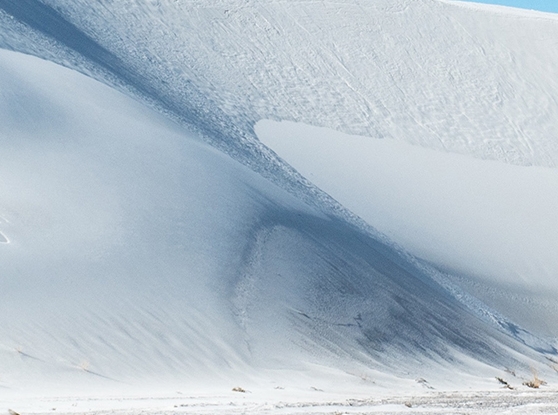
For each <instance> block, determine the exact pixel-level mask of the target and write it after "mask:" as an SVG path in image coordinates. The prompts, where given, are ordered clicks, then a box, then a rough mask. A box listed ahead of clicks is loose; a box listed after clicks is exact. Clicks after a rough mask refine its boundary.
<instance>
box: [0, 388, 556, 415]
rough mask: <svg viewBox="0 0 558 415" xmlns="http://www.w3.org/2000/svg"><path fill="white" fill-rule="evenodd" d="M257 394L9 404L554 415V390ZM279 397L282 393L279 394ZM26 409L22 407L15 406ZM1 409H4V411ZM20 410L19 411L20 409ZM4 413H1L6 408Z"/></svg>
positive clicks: (124, 413) (155, 410) (98, 410)
mask: <svg viewBox="0 0 558 415" xmlns="http://www.w3.org/2000/svg"><path fill="white" fill-rule="evenodd" d="M276 392H277V393H274V394H273V396H271V395H270V394H267V395H260V394H257V393H252V392H250V391H246V392H245V393H239V392H232V391H231V392H230V393H226V394H223V395H215V396H211V395H204V396H200V395H197V396H194V395H192V396H189V395H188V394H186V393H184V394H182V393H180V392H176V394H175V395H174V396H168V397H143V398H139V397H136V398H123V397H113V398H49V399H43V400H40V399H38V400H36V401H35V402H33V404H30V403H29V401H28V400H22V401H21V402H13V405H14V406H13V408H10V409H12V410H13V411H16V412H18V413H21V414H22V415H23V414H31V413H32V414H53V413H55V414H96V415H101V414H121V415H128V414H139V413H141V414H160V415H163V414H284V415H286V414H306V415H308V414H316V415H317V414H393V415H395V414H424V415H428V414H471V415H472V414H495V413H498V414H535V413H537V414H556V413H558V392H557V391H550V390H544V389H541V390H533V391H513V390H505V391H492V392H478V391H477V392H429V393H425V394H424V395H419V396H416V395H415V396H391V397H378V396H370V398H358V399H353V398H351V397H345V398H342V397H339V396H333V395H330V394H327V393H324V392H323V391H313V392H314V393H313V394H312V395H313V396H312V395H310V394H308V395H306V396H304V398H305V399H304V400H301V401H294V400H293V399H292V396H291V395H290V394H289V392H288V391H287V390H279V391H276ZM281 395H283V396H281ZM0 404H2V405H3V406H4V407H5V406H6V403H5V402H3V401H2V400H0ZM15 405H20V406H21V407H23V408H28V409H27V410H25V411H23V410H21V409H19V407H16V406H15ZM4 410H5V409H4ZM20 411H21V412H20ZM6 413H7V412H6Z"/></svg>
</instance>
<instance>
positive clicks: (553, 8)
mask: <svg viewBox="0 0 558 415" xmlns="http://www.w3.org/2000/svg"><path fill="white" fill-rule="evenodd" d="M467 1H474V2H476V3H488V4H501V5H504V6H511V7H520V8H522V9H533V10H542V11H545V12H554V13H558V0H467Z"/></svg>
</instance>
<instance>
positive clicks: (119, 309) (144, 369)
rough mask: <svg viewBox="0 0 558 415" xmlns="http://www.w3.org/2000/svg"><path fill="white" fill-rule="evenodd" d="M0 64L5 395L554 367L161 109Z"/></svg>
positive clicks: (24, 59) (392, 255) (52, 69)
mask: <svg viewBox="0 0 558 415" xmlns="http://www.w3.org/2000/svg"><path fill="white" fill-rule="evenodd" d="M0 57H1V59H0V62H1V70H0V81H1V82H0V84H1V85H2V97H3V105H2V107H1V108H2V112H1V117H2V123H1V126H2V127H1V128H2V130H1V133H2V134H1V137H2V156H1V163H0V169H1V174H0V177H1V178H2V180H1V182H0V185H1V188H0V194H2V200H1V204H0V211H1V212H0V216H1V217H2V223H1V224H0V227H1V228H0V231H1V232H2V234H3V235H4V239H5V240H6V241H7V243H3V244H2V245H0V250H1V251H0V254H1V258H2V269H3V271H2V280H1V284H2V289H1V290H0V295H1V301H0V307H1V313H0V327H1V332H2V340H1V343H0V344H1V351H0V362H1V364H2V367H3V375H2V380H1V381H2V386H3V387H4V388H8V389H9V390H11V391H12V392H16V393H38V391H40V393H48V391H49V390H50V393H57V394H60V393H64V392H67V391H68V390H70V391H71V390H72V388H74V389H73V390H74V393H76V392H80V393H84V392H85V391H86V390H89V391H90V392H91V391H97V389H96V388H98V387H104V388H106V389H108V390H111V391H112V392H113V393H114V392H115V391H118V390H121V389H129V388H133V387H134V386H135V387H139V385H144V386H146V385H147V386H152V385H154V384H158V387H162V385H173V382H175V383H174V384H176V382H190V383H197V384H203V383H204V382H208V381H211V382H216V383H215V384H218V381H219V380H221V381H223V382H226V381H228V382H230V383H232V382H233V381H234V380H235V379H243V380H244V381H246V379H249V378H250V377H252V378H257V379H261V378H265V379H267V380H268V381H269V380H270V379H271V380H274V379H278V380H280V381H284V380H285V377H284V376H285V375H281V374H280V373H281V372H285V371H287V372H289V371H293V370H297V371H305V372H307V373H309V374H310V378H318V379H319V376H317V375H316V374H317V373H320V372H321V369H319V368H320V367H324V369H325V368H328V367H330V368H333V369H335V370H337V371H338V372H337V373H338V374H337V375H335V376H348V375H343V374H344V373H347V372H348V373H360V374H364V375H366V376H373V375H372V374H373V373H376V371H379V372H382V371H389V372H391V373H393V375H394V376H400V377H403V378H410V382H412V379H414V378H415V377H417V376H419V375H425V374H430V372H431V371H432V372H437V371H439V372H440V373H445V370H446V369H444V367H446V368H447V370H454V368H455V367H458V368H460V369H461V370H463V371H464V372H467V371H470V370H472V368H473V367H474V368H475V370H480V372H479V374H481V376H484V375H486V376H489V374H490V373H491V370H492V371H493V372H492V373H499V370H501V369H503V368H505V367H514V368H518V369H521V368H522V367H523V368H525V369H526V368H527V367H528V366H529V365H534V364H537V365H544V363H543V361H542V360H540V361H539V363H535V360H531V359H538V358H537V357H536V356H537V352H535V350H533V349H531V348H530V347H526V346H523V345H522V344H521V342H518V341H517V339H514V338H513V337H512V336H511V335H510V334H509V333H510V332H508V331H506V330H505V329H504V328H503V327H504V325H505V324H506V323H505V321H498V320H494V319H497V318H498V317H497V316H496V315H493V316H492V320H490V319H488V320H487V319H486V316H485V318H484V319H483V318H482V317H481V316H480V315H478V314H475V312H474V311H472V310H471V309H467V308H466V307H464V306H463V305H462V304H461V303H460V302H459V301H457V300H456V299H455V298H454V297H453V296H452V293H451V292H450V291H447V290H445V289H443V288H442V287H441V286H439V285H438V284H436V283H435V282H434V281H433V280H432V279H431V278H430V277H429V274H428V273H427V272H426V271H424V270H421V269H420V268H418V267H417V266H416V265H414V264H413V263H412V262H410V260H409V259H408V258H407V257H405V256H404V255H402V254H399V253H397V252H396V251H394V250H393V249H392V248H390V247H388V246H385V245H383V244H381V243H378V242H377V241H375V240H373V239H371V238H370V237H369V236H367V235H366V234H364V233H362V232H359V231H358V230H356V229H355V228H352V227H350V226H348V225H347V224H346V223H345V222H343V221H341V220H339V219H335V218H331V217H326V216H324V215H323V214H320V213H318V212H317V211H315V210H312V209H310V208H309V207H307V206H305V205H304V204H302V203H300V202H298V201H297V200H296V199H294V198H293V197H292V196H290V195H289V194H287V193H286V192H285V191H283V190H280V189H279V188H277V187H276V186H274V185H272V184H271V183H269V182H267V181H266V180H264V179H262V178H261V177H259V176H258V175H256V174H255V173H253V172H251V171H249V170H248V169H247V168H245V167H243V166H241V165H240V164H238V163H236V162H234V161H233V160H232V159H230V158H229V157H228V156H224V155H222V154H220V153H218V152H216V151H215V150H213V149H211V148H209V147H207V146H206V145H204V144H201V143H200V142H199V141H197V139H196V137H195V136H192V135H191V134H187V133H184V132H182V131H181V130H180V129H179V128H178V127H177V126H175V125H174V124H172V123H170V122H169V121H166V120H165V119H163V118H162V117H161V116H159V115H157V114H156V113H153V112H151V111H150V110H147V109H145V108H143V107H141V106H140V105H139V104H137V103H135V102H134V101H132V100H130V99H129V98H126V97H125V96H123V95H121V94H120V93H117V92H115V91H113V90H111V89H109V88H107V87H105V86H103V85H101V84H99V83H98V82H96V81H92V80H90V79H87V78H86V77H84V76H83V75H79V74H77V73H75V72H71V71H69V70H67V69H62V68H59V67H56V66H55V65H53V64H51V63H48V62H44V61H40V60H38V59H36V58H32V57H28V56H24V55H19V54H15V53H13V52H6V51H3V52H1V56H0ZM484 311H485V312H486V310H484ZM537 346H540V345H537ZM510 348H511V349H510ZM512 349H513V350H515V352H511V350H512ZM546 351H547V352H550V353H554V351H553V350H552V349H551V348H546ZM518 353H519V354H518ZM521 355H523V356H524V357H520V356H521ZM471 358H474V359H475V360H478V361H480V362H483V363H484V364H486V365H487V366H485V367H484V369H479V368H478V365H472V366H471V363H470V362H469V359H471ZM403 359H404V360H403ZM426 362H428V364H429V365H430V369H426V368H424V367H421V364H423V363H426ZM314 365H317V366H314ZM490 366H494V369H489V367H490ZM313 367H314V369H312V368H313ZM277 371H279V374H277V373H278V372H277ZM330 376H331V375H330ZM357 376H359V377H358V378H357V379H360V376H361V375H357ZM384 376H385V375H384ZM425 376H426V375H425ZM349 377H350V376H349ZM324 378H325V379H327V377H324ZM355 378H356V377H355ZM318 381H319V380H318ZM70 385H72V388H71V387H70ZM171 387H172V386H171ZM84 388H85V389H84ZM61 391H62V392H61Z"/></svg>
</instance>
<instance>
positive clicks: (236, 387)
mask: <svg viewBox="0 0 558 415" xmlns="http://www.w3.org/2000/svg"><path fill="white" fill-rule="evenodd" d="M232 390H233V392H241V393H246V389H243V388H241V387H240V386H235V387H234V388H232Z"/></svg>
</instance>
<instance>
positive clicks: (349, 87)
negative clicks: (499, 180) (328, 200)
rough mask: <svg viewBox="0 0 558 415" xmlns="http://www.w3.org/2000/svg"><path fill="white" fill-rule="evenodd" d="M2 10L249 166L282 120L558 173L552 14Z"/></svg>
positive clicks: (408, 8)
mask: <svg viewBox="0 0 558 415" xmlns="http://www.w3.org/2000/svg"><path fill="white" fill-rule="evenodd" d="M43 4H44V5H47V6H50V7H52V9H50V8H49V9H44V6H43V7H42V8H41V7H39V6H37V5H43ZM2 8H3V9H5V10H8V12H11V13H12V14H15V15H16V16H17V18H18V19H21V20H22V21H24V22H26V23H29V24H31V26H32V27H35V28H37V29H39V30H41V31H43V32H46V33H48V34H49V35H51V36H54V37H55V38H56V39H58V40H59V41H61V42H62V43H63V44H65V45H66V46H69V47H71V48H74V49H76V50H78V51H79V52H80V53H82V54H84V55H86V56H87V57H88V58H91V59H92V60H93V61H95V62H96V63H99V64H101V66H104V67H105V68H106V69H108V70H109V71H111V72H113V73H117V75H120V76H122V75H123V76H124V77H125V78H128V79H129V80H131V81H132V82H133V83H134V84H135V85H136V86H137V87H138V88H139V89H141V90H142V91H150V92H156V97H155V98H156V99H158V100H159V101H160V102H162V103H163V105H164V106H165V107H166V108H167V109H169V110H170V111H174V112H177V113H179V115H180V116H183V117H185V118H188V119H189V120H190V122H192V123H194V124H197V125H198V127H199V128H200V129H201V130H204V131H206V132H209V133H210V136H212V137H213V138H212V139H213V140H215V141H217V142H220V145H221V146H222V147H224V148H227V149H228V151H230V152H235V151H236V152H241V153H242V152H245V151H246V150H245V149H244V148H242V147H239V146H237V145H235V143H236V140H240V139H241V137H242V135H243V134H245V133H246V132H248V131H250V129H251V127H252V126H253V124H254V123H255V122H256V121H258V120H260V119H262V118H270V119H277V120H289V121H298V122H305V123H307V124H311V125H318V126H323V127H330V128H333V129H336V130H340V131H343V132H345V133H352V134H360V135H366V136H369V137H374V138H382V137H383V138H393V139H396V140H405V141H407V142H411V143H413V144H419V145H421V146H425V147H429V148H436V149H442V150H446V151H451V152H458V153H462V154H472V155H474V156H476V157H481V158H490V159H498V160H502V161H506V162H511V163H515V164H522V165H540V166H556V165H557V164H558V143H557V142H556V136H558V127H557V126H556V123H555V122H554V120H555V119H556V118H558V102H557V101H556V98H555V97H556V95H557V93H558V82H557V81H556V80H557V79H558V69H557V68H558V51H557V49H556V47H555V39H556V38H557V37H558V18H557V17H556V16H554V15H551V14H545V13H542V12H540V13H537V12H529V11H518V12H514V11H513V9H505V8H497V7H490V6H485V5H470V4H464V3H460V2H455V1H440V0H375V1H368V0H350V1H343V2H338V1H335V2H328V1H325V2H323V1H315V0H300V1H294V2H293V1H290V2H284V1H266V2H261V1H257V0H215V1H210V2H208V1H206V0H189V1H183V0H180V1H170V0H160V1H137V0H122V1H118V2H90V1H88V0H44V1H38V0H25V1H19V0H2V1H0V9H2ZM45 10H46V11H45ZM47 16H48V17H49V18H48V19H47V18H46V17H47ZM66 22H70V23H69V24H68V23H66ZM62 23H64V24H62ZM83 33H84V34H85V35H87V36H88V37H85V35H84V34H83ZM78 34H79V35H78ZM14 42H15V41H11V42H10V40H9V36H7V38H6V39H5V40H4V43H5V44H6V45H10V44H12V43H14ZM18 42H19V43H21V40H20V39H18ZM30 47H31V46H30ZM233 140H234V141H235V143H230V142H228V143H226V142H225V143H223V141H233Z"/></svg>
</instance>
